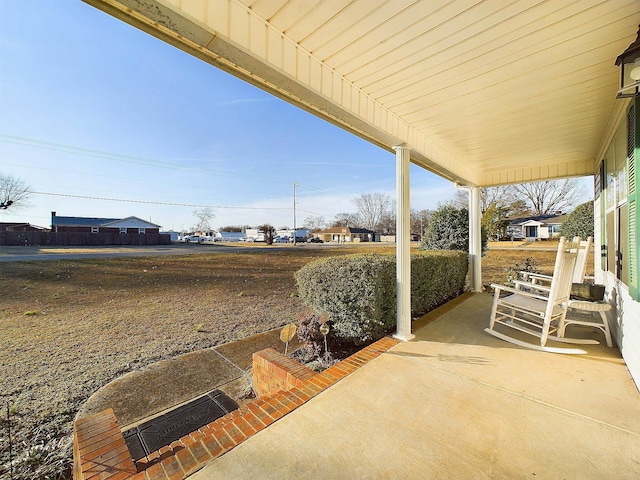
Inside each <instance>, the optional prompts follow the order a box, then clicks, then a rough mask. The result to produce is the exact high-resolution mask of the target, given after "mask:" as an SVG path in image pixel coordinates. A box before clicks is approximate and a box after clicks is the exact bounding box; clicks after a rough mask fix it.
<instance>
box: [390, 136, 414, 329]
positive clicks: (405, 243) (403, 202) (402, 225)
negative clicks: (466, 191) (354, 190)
mask: <svg viewBox="0 0 640 480" xmlns="http://www.w3.org/2000/svg"><path fill="white" fill-rule="evenodd" d="M393 149H394V150H395V151H396V285H397V294H396V295H397V310H396V315H397V319H396V322H397V327H396V334H395V335H394V337H395V338H397V339H399V340H402V341H407V340H411V339H412V338H413V337H414V335H412V334H411V243H410V242H411V230H410V225H411V223H410V222H411V218H410V206H409V160H410V156H411V150H410V148H409V147H407V146H406V145H404V144H403V145H398V146H395V147H393Z"/></svg>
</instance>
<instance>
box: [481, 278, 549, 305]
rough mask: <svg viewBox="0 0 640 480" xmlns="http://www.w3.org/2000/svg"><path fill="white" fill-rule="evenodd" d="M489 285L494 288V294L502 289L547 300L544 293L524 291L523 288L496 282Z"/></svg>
mask: <svg viewBox="0 0 640 480" xmlns="http://www.w3.org/2000/svg"><path fill="white" fill-rule="evenodd" d="M491 287H492V288H493V289H494V291H495V294H499V293H500V290H504V291H505V292H510V293H517V294H518V295H522V296H524V297H530V298H535V299H537V300H542V301H544V302H548V301H549V297H545V296H544V295H536V294H535V293H529V292H525V291H524V290H518V289H516V288H512V287H507V286H506V285H499V284H497V283H492V284H491Z"/></svg>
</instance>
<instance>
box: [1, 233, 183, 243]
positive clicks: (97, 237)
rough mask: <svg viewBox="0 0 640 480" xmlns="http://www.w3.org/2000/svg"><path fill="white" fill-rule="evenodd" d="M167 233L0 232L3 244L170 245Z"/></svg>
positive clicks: (169, 237)
mask: <svg viewBox="0 0 640 480" xmlns="http://www.w3.org/2000/svg"><path fill="white" fill-rule="evenodd" d="M170 244H171V236H170V235H167V234H138V233H79V232H74V233H71V232H0V245H4V246H20V245H27V246H29V245H33V246H46V245H50V246H98V245H170Z"/></svg>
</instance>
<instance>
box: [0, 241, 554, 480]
mask: <svg viewBox="0 0 640 480" xmlns="http://www.w3.org/2000/svg"><path fill="white" fill-rule="evenodd" d="M358 251H360V252H361V251H367V252H370V251H372V248H371V247H370V246H367V247H356V248H354V247H349V248H344V247H343V248H329V247H327V246H323V247H322V248H304V247H299V248H290V249H285V250H278V251H275V250H269V249H268V248H267V249H265V248H263V249H257V250H254V251H250V252H244V253H206V254H198V255H185V256H182V255H181V256H163V257H137V258H116V259H108V260H106V259H87V260H74V261H71V260H55V261H40V262H15V263H4V264H2V265H1V266H2V276H1V277H0V370H1V371H2V375H0V400H1V401H2V406H3V414H2V415H0V417H3V418H5V419H6V405H7V404H8V403H9V404H11V405H12V408H13V409H15V410H16V413H15V415H13V416H12V425H13V428H14V434H13V440H14V454H15V448H16V445H15V444H16V443H18V444H20V442H25V444H27V445H33V444H34V442H35V443H42V444H43V445H46V444H52V442H54V443H55V442H59V439H60V438H61V437H64V436H65V435H66V436H67V437H66V438H68V434H69V432H70V430H71V421H72V419H73V417H74V415H75V413H76V412H77V410H78V408H79V407H80V406H81V404H82V403H83V402H84V401H86V400H87V398H88V397H89V396H90V395H91V394H92V393H93V392H95V391H96V390H97V389H98V388H100V387H101V386H102V385H104V384H106V383H108V382H109V381H111V380H113V379H115V378H117V377H118V376H120V375H122V374H124V373H126V372H129V371H132V370H135V369H138V368H141V367H143V366H145V365H148V364H150V363H152V362H155V361H158V360H160V359H165V358H170V357H173V356H175V355H178V354H181V353H185V352H190V351H194V350H198V349H202V348H206V347H210V346H214V345H218V344H221V343H226V342H229V341H233V340H237V339H240V338H243V337H246V336H249V335H252V334H255V333H259V332H263V331H266V330H270V329H272V328H276V327H278V326H281V325H284V324H286V323H288V322H291V321H296V320H297V319H298V317H299V316H300V315H302V314H303V313H304V312H305V310H306V309H305V307H304V306H303V305H302V303H301V301H300V300H299V299H298V298H297V297H296V296H295V284H294V279H293V273H294V272H295V271H296V270H298V269H299V268H301V267H302V266H303V265H305V264H306V263H308V262H310V261H311V260H314V259H316V258H319V257H322V256H328V255H341V254H348V253H356V252H358ZM375 251H387V252H393V251H394V250H393V247H386V248H384V247H383V248H380V247H378V248H376V249H375ZM528 256H531V257H534V258H536V260H537V261H538V262H539V264H540V267H541V269H542V270H543V271H544V270H546V271H551V270H552V269H553V260H554V258H555V253H554V252H533V251H526V252H524V251H495V252H494V251H490V252H488V254H487V256H486V257H485V258H484V259H483V268H484V270H483V272H484V275H483V280H484V283H490V282H492V281H499V282H502V281H504V278H505V277H506V270H507V269H508V268H509V267H512V266H513V265H514V264H515V263H519V262H523V261H524V260H525V259H526V258H527V257H528ZM3 421H4V423H5V424H6V420H3ZM3 426H5V425H3ZM0 437H1V439H0V465H2V464H4V463H6V461H7V460H8V448H7V447H8V440H7V436H6V435H4V432H3V435H2V436H0ZM55 446H56V448H58V449H60V448H59V447H60V446H59V443H55ZM22 450H23V451H22V453H24V448H22ZM53 458H54V460H51V461H52V462H53V461H56V462H61V463H62V464H65V465H67V466H68V459H69V457H68V452H67V455H66V456H64V455H63V457H62V458H59V457H55V455H54V456H53ZM47 461H49V460H47ZM65 462H66V463H65ZM55 469H58V471H59V470H60V468H59V466H57V465H56V466H54V467H53V470H55ZM5 472H6V471H5ZM47 475H49V474H47ZM0 476H2V467H0ZM15 478H37V477H35V476H24V477H19V476H16V477H15ZM42 478H55V476H54V477H51V476H44V477H42Z"/></svg>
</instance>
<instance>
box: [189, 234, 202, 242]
mask: <svg viewBox="0 0 640 480" xmlns="http://www.w3.org/2000/svg"><path fill="white" fill-rule="evenodd" d="M184 238H185V240H184V241H185V243H202V242H203V240H204V237H201V236H200V235H189V236H187V237H184Z"/></svg>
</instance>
